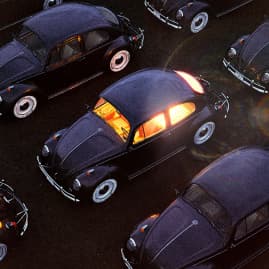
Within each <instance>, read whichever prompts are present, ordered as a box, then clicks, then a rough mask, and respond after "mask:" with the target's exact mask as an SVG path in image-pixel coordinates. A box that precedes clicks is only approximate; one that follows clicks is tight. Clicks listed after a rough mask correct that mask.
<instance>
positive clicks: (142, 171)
mask: <svg viewBox="0 0 269 269" xmlns="http://www.w3.org/2000/svg"><path fill="white" fill-rule="evenodd" d="M184 149H186V147H185V146H182V147H180V148H178V149H177V150H175V151H173V152H171V153H169V154H167V155H165V156H164V157H163V158H161V159H160V160H158V161H156V162H154V163H151V164H149V165H147V166H145V167H144V168H142V169H140V170H138V171H137V172H135V173H133V174H131V175H129V176H128V179H129V180H132V179H134V178H135V177H138V176H140V175H142V174H144V173H146V172H147V171H149V170H150V169H151V168H153V167H155V166H157V165H159V164H161V163H163V162H165V161H166V160H168V159H169V158H171V157H173V156H174V155H176V154H178V153H179V152H181V151H183V150H184Z"/></svg>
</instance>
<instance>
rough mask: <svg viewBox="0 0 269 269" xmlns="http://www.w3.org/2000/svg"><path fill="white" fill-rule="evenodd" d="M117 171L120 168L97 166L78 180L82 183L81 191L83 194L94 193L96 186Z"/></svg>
mask: <svg viewBox="0 0 269 269" xmlns="http://www.w3.org/2000/svg"><path fill="white" fill-rule="evenodd" d="M117 171H118V168H117V167H116V166H107V165H104V166H96V167H94V168H90V169H88V170H86V171H85V172H84V173H82V174H80V175H79V176H78V177H77V179H78V180H79V182H80V183H81V190H82V191H83V192H85V191H86V192H89V191H92V190H93V189H94V188H95V186H96V185H98V184H99V183H101V182H102V181H103V180H105V179H106V178H107V177H109V176H111V174H113V173H116V172H117Z"/></svg>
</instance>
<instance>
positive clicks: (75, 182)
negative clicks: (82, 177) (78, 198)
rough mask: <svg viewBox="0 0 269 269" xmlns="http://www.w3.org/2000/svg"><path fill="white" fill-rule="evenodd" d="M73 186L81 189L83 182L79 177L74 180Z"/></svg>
mask: <svg viewBox="0 0 269 269" xmlns="http://www.w3.org/2000/svg"><path fill="white" fill-rule="evenodd" d="M72 187H73V190H74V191H79V190H80V189H81V183H80V181H79V180H78V179H77V178H76V179H75V180H74V181H73V186H72Z"/></svg>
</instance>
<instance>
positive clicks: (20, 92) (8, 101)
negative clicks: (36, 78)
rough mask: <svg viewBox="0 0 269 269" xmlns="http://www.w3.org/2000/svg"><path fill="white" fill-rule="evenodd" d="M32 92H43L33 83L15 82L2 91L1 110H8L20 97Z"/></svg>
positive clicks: (0, 93)
mask: <svg viewBox="0 0 269 269" xmlns="http://www.w3.org/2000/svg"><path fill="white" fill-rule="evenodd" d="M26 94H30V95H35V96H40V95H41V92H40V91H39V89H38V87H36V86H35V85H32V84H15V85H12V86H9V87H7V88H6V89H4V90H2V91H0V96H1V102H0V107H1V109H0V110H1V112H7V111H8V110H9V109H10V108H11V107H12V106H13V104H14V102H15V101H16V100H18V99H19V98H20V97H22V96H24V95H26Z"/></svg>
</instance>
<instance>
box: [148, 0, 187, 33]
mask: <svg viewBox="0 0 269 269" xmlns="http://www.w3.org/2000/svg"><path fill="white" fill-rule="evenodd" d="M144 5H145V7H146V8H147V10H148V11H149V12H150V13H151V14H153V16H155V17H156V18H158V19H159V20H160V21H162V22H164V23H165V24H167V25H169V26H171V27H173V28H175V29H182V28H183V27H182V25H180V24H179V23H178V22H177V21H175V20H172V19H169V18H168V17H165V16H164V15H162V13H160V12H159V11H158V10H156V9H155V8H154V7H153V6H152V5H150V3H149V2H148V1H147V0H145V1H144Z"/></svg>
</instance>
